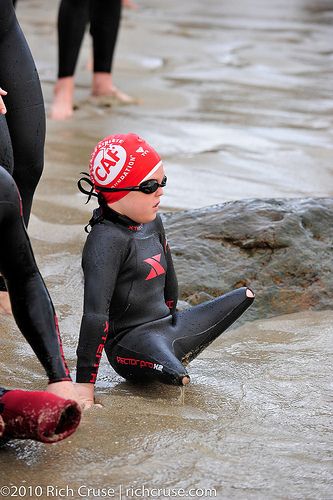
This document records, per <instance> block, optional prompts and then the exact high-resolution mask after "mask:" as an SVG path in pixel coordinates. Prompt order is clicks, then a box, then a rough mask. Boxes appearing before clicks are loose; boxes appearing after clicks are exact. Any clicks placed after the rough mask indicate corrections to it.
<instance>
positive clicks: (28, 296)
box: [0, 167, 71, 382]
mask: <svg viewBox="0 0 333 500" xmlns="http://www.w3.org/2000/svg"><path fill="white" fill-rule="evenodd" d="M0 234H1V244H0V273H1V274H2V275H3V276H4V277H5V280H6V285H7V289H8V292H9V295H10V300H11V305H12V310H13V315H14V318H15V321H16V323H17V325H18V327H19V328H20V330H21V332H22V333H23V335H24V336H25V338H26V339H27V341H28V342H29V344H30V345H31V347H32V348H33V350H34V352H35V354H36V356H37V357H38V359H39V361H40V362H41V363H42V365H43V367H44V368H45V371H46V373H47V376H48V378H49V381H50V382H58V381H61V380H71V378H70V375H69V371H68V368H67V366H66V363H65V360H64V357H63V353H62V347H61V340H60V335H59V330H58V323H57V317H56V315H55V311H54V308H53V304H52V301H51V299H50V296H49V294H48V291H47V289H46V287H45V284H44V281H43V279H42V277H41V275H40V273H39V270H38V267H37V265H36V262H35V259H34V255H33V251H32V249H31V245H30V241H29V238H28V235H27V232H26V230H25V226H24V222H23V218H22V203H21V200H20V196H19V193H18V190H17V187H16V185H15V182H14V180H13V178H12V177H11V176H10V175H9V174H8V172H6V170H5V169H3V168H2V167H0Z"/></svg>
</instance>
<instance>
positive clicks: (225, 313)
mask: <svg viewBox="0 0 333 500" xmlns="http://www.w3.org/2000/svg"><path fill="white" fill-rule="evenodd" d="M247 290H248V289H247V288H246V287H243V288H239V289H237V290H234V291H232V292H230V293H227V294H225V295H223V296H221V297H218V298H217V299H214V300H212V301H210V302H207V303H204V304H200V305H198V306H195V307H192V308H191V309H188V310H186V311H183V312H180V313H175V314H174V315H173V316H169V317H166V318H162V319H161V320H157V321H153V322H151V323H149V324H146V325H142V326H140V327H137V328H134V329H133V330H131V331H130V332H128V333H126V334H125V335H124V336H123V337H122V338H121V339H120V340H117V339H110V340H108V341H107V343H106V345H105V352H106V354H107V356H108V359H109V361H110V364H111V365H112V367H113V368H114V369H115V371H116V372H117V373H119V375H121V376H122V377H124V378H126V379H129V380H141V381H142V380H147V379H159V380H161V381H163V382H165V383H173V384H181V381H182V378H183V377H184V376H185V375H187V372H186V370H185V368H184V366H186V365H187V364H188V363H189V362H190V361H192V360H193V359H194V358H195V357H197V356H198V354H200V352H201V351H202V350H203V349H205V348H206V347H207V346H208V345H209V344H211V343H212V342H213V341H214V340H215V339H216V338H217V337H218V336H219V335H221V334H222V333H223V332H224V331H225V330H226V329H227V328H228V327H229V326H230V325H231V324H232V323H234V321H236V319H237V318H239V317H240V316H241V314H243V312H244V311H245V310H246V309H247V308H248V307H249V306H250V305H251V304H252V302H253V300H254V298H252V297H247V295H246V291H247Z"/></svg>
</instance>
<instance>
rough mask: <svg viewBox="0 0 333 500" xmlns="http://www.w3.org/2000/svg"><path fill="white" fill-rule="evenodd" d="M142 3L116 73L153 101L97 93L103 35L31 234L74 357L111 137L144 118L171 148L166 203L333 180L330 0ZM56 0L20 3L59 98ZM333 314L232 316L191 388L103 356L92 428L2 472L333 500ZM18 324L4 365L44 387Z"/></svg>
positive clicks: (28, 446)
mask: <svg viewBox="0 0 333 500" xmlns="http://www.w3.org/2000/svg"><path fill="white" fill-rule="evenodd" d="M140 6H141V8H140V10H139V11H138V12H129V11H126V12H125V13H124V18H123V25H122V31H121V36H120V40H119V44H118V50H117V56H116V61H115V67H114V78H115V83H116V84H117V85H118V86H119V87H120V88H122V89H123V90H124V91H126V92H129V93H130V94H132V95H135V96H137V97H139V98H140V99H142V103H141V104H140V105H139V106H126V107H121V106H115V107H113V108H112V109H110V108H105V107H96V106H95V105H92V104H91V103H90V102H89V81H90V75H89V72H87V71H86V69H85V65H86V61H87V59H88V58H89V52H90V50H89V39H88V37H86V40H85V45H84V50H83V51H82V55H81V58H80V62H79V67H78V74H77V81H78V84H79V85H78V87H77V93H76V101H77V103H78V106H79V109H78V110H77V111H76V112H75V116H74V118H73V119H72V120H69V121H67V122H63V123H56V122H50V121H49V122H48V135H47V145H46V165H45V171H44V175H43V179H42V181H41V183H40V185H39V187H38V191H37V194H36V198H35V202H34V207H33V216H32V220H31V226H30V234H31V235H32V241H33V246H34V249H35V252H36V258H37V261H38V263H39V265H40V268H41V271H42V273H43V276H44V277H45V279H46V282H47V284H48V286H49V290H50V293H51V295H52V298H53V299H54V303H55V306H56V309H57V311H58V314H59V317H60V327H61V331H62V335H63V343H64V348H65V353H66V356H67V358H68V359H69V363H70V366H71V368H72V369H74V367H75V348H76V341H77V336H78V330H79V324H80V314H81V310H82V275H81V271H80V253H81V248H82V245H83V243H84V240H85V233H84V231H83V225H84V224H86V223H87V220H88V218H89V214H90V212H91V209H92V203H90V206H85V205H84V201H85V200H84V197H83V196H82V195H81V194H80V193H78V192H77V190H76V180H77V178H78V176H79V173H80V172H81V171H83V170H86V169H87V163H88V158H89V154H90V151H91V149H92V147H93V146H94V144H95V143H96V142H97V140H99V139H100V138H101V137H103V136H105V135H107V134H109V133H115V132H119V131H120V132H126V131H134V132H138V133H140V134H142V135H143V136H144V137H146V138H147V139H148V140H149V141H150V142H151V143H152V144H154V145H155V146H156V149H157V150H159V151H160V152H161V154H162V155H163V158H164V159H165V166H166V170H167V173H168V176H169V180H170V182H169V185H168V189H167V190H166V195H165V196H164V200H163V207H162V208H163V209H164V210H170V209H172V210H179V209H183V208H197V207H201V206H206V205H210V204H213V203H218V202H223V201H225V200H232V199H239V198H251V197H279V196H283V197H295V196H296V197H297V196H300V197H302V196H304V195H306V196H331V195H332V192H333V183H332V172H333V167H332V165H333V163H332V156H333V155H332V149H333V146H332V109H333V99H332V86H331V81H332V55H333V50H332V45H331V30H332V26H331V25H332V20H333V17H332V12H333V11H332V6H331V3H330V2H328V1H322V0H321V1H314V0H313V1H310V0H294V1H293V2H287V0H279V1H277V0H273V1H272V2H269V3H268V2H262V1H259V0H256V1H255V2H249V1H245V0H243V1H242V2H241V3H235V2H231V1H226V0H222V1H221V0H220V1H217V0H211V1H210V2H209V7H207V4H205V3H202V2H198V1H197V0H193V1H192V2H188V3H184V2H181V3H179V2H176V1H175V0H171V1H169V2H166V1H165V0H162V1H161V2H158V3H155V2H151V1H148V0H144V1H142V2H140ZM56 7H57V2H48V6H47V10H46V8H45V3H44V2H42V0H25V1H23V0H19V6H18V16H19V18H20V20H21V22H22V27H23V28H24V30H25V32H26V35H27V37H28V40H29V43H30V45H31V48H32V51H33V54H34V57H35V59H36V62H37V66H38V68H39V71H40V75H41V79H42V85H43V90H44V95H45V99H46V104H47V106H48V107H49V105H50V102H51V94H52V85H53V82H54V76H55V74H56V62H55V61H56V34H55V19H56ZM185 185H186V187H187V188H188V189H187V190H186V192H185V194H186V195H185V194H184V186H185ZM332 319H333V312H332V311H326V312H321V313H314V312H310V311H309V312H307V313H302V314H300V315H297V314H296V315H290V316H285V317H279V318H274V319H271V320H265V321H257V322H254V323H248V324H246V325H244V326H243V327H241V328H239V329H235V330H232V331H230V332H228V333H226V334H225V335H224V336H223V337H222V338H221V339H220V340H219V341H217V342H216V343H215V344H213V345H212V346H211V347H210V348H209V349H207V350H206V351H205V352H204V353H203V354H202V355H201V356H200V357H199V358H198V359H197V360H195V361H194V362H193V363H192V364H191V368H190V372H191V376H192V384H191V385H190V386H189V387H188V388H186V389H185V390H181V389H179V388H175V387H164V386H161V385H155V386H149V387H138V386H132V385H130V384H127V383H125V382H123V381H122V380H121V379H120V377H118V376H117V375H116V374H115V373H114V372H112V370H110V369H109V367H108V365H107V363H106V361H105V360H103V362H102V366H101V370H100V375H99V379H98V384H97V393H98V398H99V400H100V401H101V402H102V404H103V407H102V408H97V407H96V408H94V409H93V410H91V411H90V412H88V413H86V414H85V415H84V419H83V423H82V425H81V427H80V429H79V431H78V432H77V433H76V434H75V435H74V436H73V437H72V438H71V439H69V440H67V441H64V442H62V443H60V444H57V445H51V446H45V445H41V444H36V443H32V442H26V443H24V442H18V441H16V442H13V443H11V444H9V445H7V446H6V447H5V448H3V449H2V450H0V460H1V462H2V467H1V470H0V482H1V484H3V485H6V484H7V485H16V486H20V485H23V486H26V487H27V486H35V485H41V486H43V488H44V490H43V495H44V496H43V498H46V495H45V491H46V490H45V487H46V486H47V485H51V486H52V485H53V486H54V487H56V486H57V487H58V488H61V487H66V486H68V487H69V488H72V489H73V495H72V494H71V492H70V491H69V492H68V493H69V494H68V495H67V497H71V498H102V495H101V493H99V495H97V494H90V495H84V492H85V491H86V490H81V492H82V495H81V496H80V495H79V493H78V488H79V487H80V486H83V485H86V486H87V487H95V488H98V487H99V488H103V487H110V488H114V489H115V496H114V497H115V498H120V495H119V494H120V493H121V492H120V491H119V488H120V486H121V487H122V488H126V487H129V486H137V487H141V486H142V485H143V484H146V486H147V487H150V488H153V487H157V488H172V487H174V488H184V489H186V490H187V491H188V490H189V488H215V489H216V491H217V496H216V497H217V498H222V499H230V498H235V499H243V498H244V499H246V500H247V499H252V498H253V499H267V498H278V499H280V498H281V499H282V498H288V499H289V498H291V499H294V498H295V499H298V498H309V499H310V498H316V499H317V498H318V499H325V500H326V499H328V498H330V495H331V485H332V480H333V477H332V472H331V468H330V462H329V461H330V459H331V455H330V454H331V446H330V443H331V442H332V431H331V429H332V417H331V406H330V405H331V400H330V395H329V383H330V378H331V366H332V359H331V358H332V334H333V329H332ZM0 337H1V342H2V353H3V354H2V358H1V363H0V378H1V380H2V381H6V384H7V386H9V387H25V388H30V389H41V388H43V387H44V374H43V371H42V369H41V368H40V367H39V365H38V363H37V361H35V359H34V357H33V356H32V354H31V350H30V348H29V347H28V346H27V345H26V344H25V342H24V340H23V339H22V338H21V336H20V335H18V333H17V329H16V327H15V325H14V323H13V321H12V320H10V319H3V318H1V325H0ZM95 493H97V492H95ZM116 493H117V495H118V496H116ZM50 496H51V495H50ZM62 496H64V495H61V494H60V493H59V492H58V494H57V495H55V497H57V498H60V497H62ZM35 497H36V498H37V494H36V495H35ZM127 497H128V498H129V497H130V495H128V496H127ZM136 497H137V498H138V497H139V496H138V495H136ZM143 497H144V496H142V495H141V498H143ZM167 497H168V496H163V495H160V496H159V498H167ZM197 497H199V495H197ZM201 497H203V498H208V496H201ZM123 498H126V496H123ZM132 498H135V496H134V495H132ZM144 498H148V496H147V495H146V496H145V497H144Z"/></svg>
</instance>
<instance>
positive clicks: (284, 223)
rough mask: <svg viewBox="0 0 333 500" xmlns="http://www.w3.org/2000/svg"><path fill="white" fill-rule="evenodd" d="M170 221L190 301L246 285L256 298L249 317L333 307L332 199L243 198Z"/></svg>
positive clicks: (181, 282) (178, 267)
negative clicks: (194, 296)
mask: <svg viewBox="0 0 333 500" xmlns="http://www.w3.org/2000/svg"><path fill="white" fill-rule="evenodd" d="M164 221H165V227H166V232H167V235H168V239H169V242H170V246H171V249H172V253H173V257H174V263H175V268H176V272H177V276H178V280H179V285H180V292H181V294H180V295H181V298H182V299H183V300H187V298H188V297H189V296H191V295H193V294H199V293H200V292H205V293H206V294H208V295H210V296H218V295H221V294H222V293H225V292H227V291H229V290H231V289H233V288H237V287H239V286H244V285H247V286H250V287H251V288H253V290H254V291H255V292H256V294H257V299H256V301H255V303H254V305H253V306H252V307H251V308H250V310H249V311H248V312H247V314H246V319H255V318H259V317H260V318H264V317H269V316H273V315H279V314H287V313H293V312H297V311H301V310H305V309H317V310H319V309H330V308H332V301H333V199H332V198H306V199H299V198H298V199H267V200H258V199H253V200H240V201H234V202H228V203H224V204H221V205H214V206H211V207H207V208H203V209H199V210H191V211H186V212H177V213H173V214H165V215H164Z"/></svg>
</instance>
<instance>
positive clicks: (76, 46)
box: [58, 0, 121, 78]
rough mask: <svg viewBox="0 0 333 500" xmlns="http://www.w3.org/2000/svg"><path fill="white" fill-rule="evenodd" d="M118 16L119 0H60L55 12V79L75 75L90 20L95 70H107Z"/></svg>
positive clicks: (113, 46)
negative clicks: (57, 58) (57, 49)
mask: <svg viewBox="0 0 333 500" xmlns="http://www.w3.org/2000/svg"><path fill="white" fill-rule="evenodd" d="M120 16H121V0H62V1H61V4H60V8H59V14H58V43H59V70H58V78H65V77H69V76H73V75H74V72H75V67H76V64H77V60H78V57H79V52H80V47H81V44H82V39H83V36H84V32H85V28H86V25H87V23H88V22H89V21H90V34H91V36H92V39H93V53H94V72H95V73H96V72H106V73H110V71H111V67H112V60H113V54H114V49H115V46H116V42H117V36H118V30H119V24H120Z"/></svg>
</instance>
